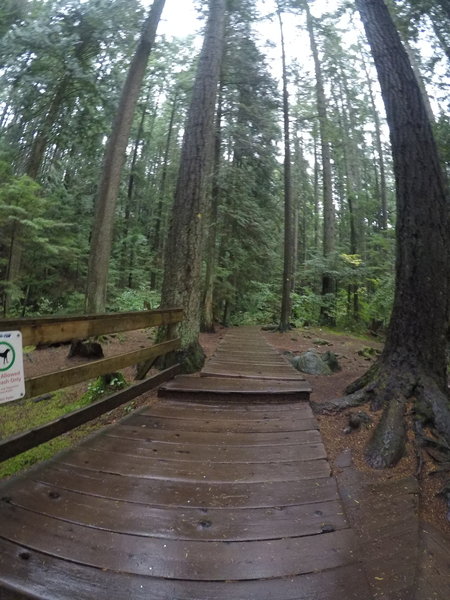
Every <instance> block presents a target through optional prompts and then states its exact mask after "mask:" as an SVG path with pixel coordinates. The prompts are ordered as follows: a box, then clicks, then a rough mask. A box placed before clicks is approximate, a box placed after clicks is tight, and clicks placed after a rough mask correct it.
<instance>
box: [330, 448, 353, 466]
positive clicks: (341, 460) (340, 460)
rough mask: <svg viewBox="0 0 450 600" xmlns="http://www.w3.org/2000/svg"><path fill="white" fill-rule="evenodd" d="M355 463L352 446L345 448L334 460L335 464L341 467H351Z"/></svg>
mask: <svg viewBox="0 0 450 600" xmlns="http://www.w3.org/2000/svg"><path fill="white" fill-rule="evenodd" d="M352 463H353V459H352V451H351V450H350V448H346V449H345V450H343V451H342V452H341V453H340V454H339V455H338V456H337V457H336V460H335V461H334V464H335V466H336V467H338V468H339V469H346V468H347V467H351V466H352Z"/></svg>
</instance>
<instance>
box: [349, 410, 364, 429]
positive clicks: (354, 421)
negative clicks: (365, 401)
mask: <svg viewBox="0 0 450 600" xmlns="http://www.w3.org/2000/svg"><path fill="white" fill-rule="evenodd" d="M361 423H362V421H361V419H360V418H359V417H358V415H356V414H354V413H352V414H351V415H349V417H348V424H349V427H350V428H351V429H359V428H360V427H361Z"/></svg>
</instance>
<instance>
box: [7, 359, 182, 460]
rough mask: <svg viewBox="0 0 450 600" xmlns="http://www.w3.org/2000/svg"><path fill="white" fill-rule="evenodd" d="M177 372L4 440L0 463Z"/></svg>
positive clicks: (173, 370) (164, 373) (176, 367)
mask: <svg viewBox="0 0 450 600" xmlns="http://www.w3.org/2000/svg"><path fill="white" fill-rule="evenodd" d="M180 371H181V368H180V365H174V366H173V367H170V368H169V369H166V370H164V371H161V372H160V373H157V374H156V375H154V376H153V377H149V378H148V379H145V380H144V381H140V382H139V383H136V384H134V385H131V386H130V387H128V388H126V389H125V390H120V391H119V392H116V393H114V394H111V395H110V396H108V397H107V398H103V400H98V401H97V402H94V403H93V404H90V405H89V406H86V407H84V408H80V409H78V410H75V411H73V412H71V413H68V414H67V415H63V416H62V417H59V418H58V419H55V420H54V421H51V422H50V423H46V424H45V425H41V426H39V427H35V428H34V429H29V430H28V431H25V432H23V433H19V434H16V435H14V436H11V437H9V438H7V439H5V440H2V441H0V462H2V461H4V460H7V459H8V458H12V457H13V456H17V455H18V454H21V453H22V452H25V451H26V450H30V449H31V448H35V447H36V446H39V445H40V444H43V443H44V442H48V441H49V440H52V439H53V438H55V437H57V436H59V435H61V434H63V433H66V432H67V431H71V430H72V429H75V427H79V426H80V425H84V423H87V422H88V421H91V420H92V419H96V418H97V417H99V416H100V415H103V414H104V413H106V412H108V411H110V410H113V409H114V408H117V407H118V406H121V405H122V404H125V402H129V401H130V400H133V399H134V398H137V396H140V395H141V394H144V393H145V392H148V391H149V390H151V389H153V388H155V387H156V386H158V385H160V384H161V383H163V382H164V381H167V380H169V379H171V378H172V377H174V376H175V375H177V374H178V373H179V372H180Z"/></svg>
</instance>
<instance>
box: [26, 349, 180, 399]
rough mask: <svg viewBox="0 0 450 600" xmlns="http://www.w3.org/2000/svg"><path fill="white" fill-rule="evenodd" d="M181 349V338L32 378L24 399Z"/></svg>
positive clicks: (27, 380) (27, 382)
mask: <svg viewBox="0 0 450 600" xmlns="http://www.w3.org/2000/svg"><path fill="white" fill-rule="evenodd" d="M179 347H180V338H176V339H173V340H168V341H167V342H162V343H161V344H155V345H154V346H150V347H149V348H143V349H142V350H135V351H134V352H127V353H126V354H118V355H117V356H112V357H111V358H102V359H101V360H96V361H93V362H89V363H87V364H85V365H79V366H77V367H71V368H69V369H64V370H62V371H55V372H54V373H48V374H46V375H40V376H39V377H32V378H31V379H26V380H25V396H24V398H34V396H40V395H41V394H46V393H47V392H53V391H54V390H59V389H61V388H65V387H68V386H69V385H75V384H76V383H80V382H82V381H86V380H87V379H94V378H95V377H99V376H100V375H106V374H107V373H114V372H115V371H118V370H119V369H124V368H125V367H129V366H130V365H136V364H137V363H140V362H142V361H144V360H149V359H155V358H157V357H158V356H162V355H163V354H167V352H172V350H178V348H179Z"/></svg>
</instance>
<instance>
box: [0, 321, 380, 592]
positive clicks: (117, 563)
mask: <svg viewBox="0 0 450 600" xmlns="http://www.w3.org/2000/svg"><path fill="white" fill-rule="evenodd" d="M201 375H202V377H198V376H180V377H178V378H176V379H175V380H174V381H172V382H169V383H168V384H166V385H165V386H164V387H163V389H162V390H161V398H160V399H159V400H158V401H157V402H156V403H155V404H154V405H152V406H149V407H146V408H144V409H143V410H140V411H138V412H136V413H134V414H132V415H131V416H129V417H128V418H126V419H124V420H123V421H121V422H119V423H118V424H116V425H114V426H111V427H109V428H107V429H105V430H103V431H102V432H101V433H100V434H98V435H96V436H94V437H91V438H89V439H88V440H86V441H85V442H84V443H83V444H81V445H79V446H77V447H76V448H74V449H72V450H71V451H69V452H66V453H64V454H61V455H59V456H58V457H57V458H56V459H55V460H53V461H51V462H48V463H46V464H44V465H43V466H41V467H39V468H35V469H33V470H31V471H30V472H28V473H27V474H26V475H25V476H24V477H22V478H16V479H14V480H12V481H10V482H8V483H7V484H6V485H3V487H2V489H1V492H0V496H1V501H0V598H1V599H2V600H11V599H13V598H26V597H32V598H45V599H54V600H65V599H67V600H74V599H75V598H76V600H102V599H108V600H112V599H114V600H116V599H117V600H122V599H128V598H130V599H131V600H141V599H145V600H149V599H151V600H159V599H161V600H163V599H164V600H174V599H175V598H176V599H177V600H192V599H196V600H225V599H226V600H238V599H239V600H256V599H257V600H269V599H270V600H311V599H313V598H314V599H318V600H342V599H344V598H345V599H346V600H351V599H354V600H367V599H368V598H370V597H371V594H370V592H369V588H368V583H367V580H366V576H365V574H364V572H363V569H362V567H361V564H360V563H359V562H358V559H359V551H358V547H357V541H356V537H355V535H354V533H353V531H352V529H351V528H350V527H349V524H348V521H347V519H346V517H345V515H344V510H343V507H342V504H341V501H340V499H339V495H338V491H337V486H336V482H335V480H334V479H333V478H332V477H330V467H329V464H328V461H327V459H326V453H325V449H324V446H323V444H322V442H321V438H320V434H319V432H318V425H317V422H316V420H315V418H314V416H313V414H312V412H311V409H310V407H309V404H308V403H307V402H305V400H307V398H308V396H309V391H310V390H309V386H308V384H307V383H306V382H305V381H304V380H303V378H302V377H301V376H300V374H298V373H297V372H296V371H295V370H294V369H293V368H292V367H290V366H289V364H288V363H287V362H286V361H285V360H284V359H283V358H282V357H280V355H279V354H277V353H276V352H275V351H274V350H273V349H272V348H271V347H270V346H269V345H268V344H266V342H265V341H264V339H263V337H262V336H261V335H260V334H259V333H257V332H255V331H253V330H248V329H245V330H243V331H242V332H238V333H237V334H228V335H227V336H226V337H225V338H224V340H223V342H222V344H221V345H220V347H219V348H218V350H217V352H216V353H215V355H214V357H213V358H212V359H210V361H208V362H207V364H206V366H205V368H204V370H203V372H202V374H201Z"/></svg>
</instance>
